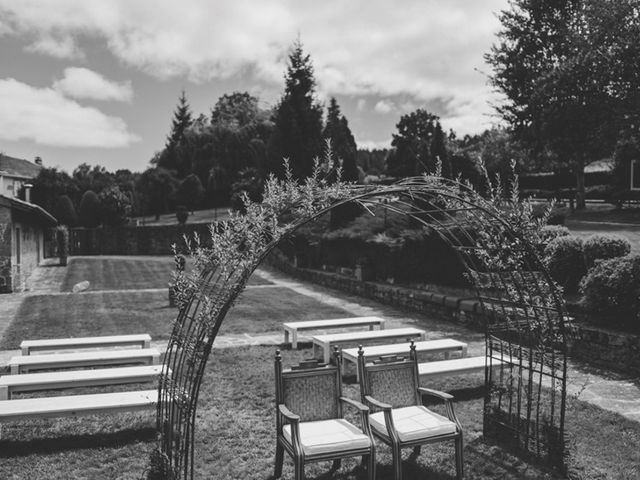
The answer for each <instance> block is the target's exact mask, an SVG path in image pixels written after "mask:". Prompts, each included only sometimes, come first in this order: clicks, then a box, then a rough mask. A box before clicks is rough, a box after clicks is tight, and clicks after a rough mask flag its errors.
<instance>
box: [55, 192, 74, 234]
mask: <svg viewBox="0 0 640 480" xmlns="http://www.w3.org/2000/svg"><path fill="white" fill-rule="evenodd" d="M53 216H54V217H55V218H56V220H58V223H59V224H60V225H66V226H68V227H75V226H76V225H77V224H78V214H77V213H76V209H75V208H74V206H73V202H72V201H71V199H70V198H69V196H68V195H60V196H59V197H58V199H57V200H56V203H55V205H54V207H53Z"/></svg>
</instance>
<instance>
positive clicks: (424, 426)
mask: <svg viewBox="0 0 640 480" xmlns="http://www.w3.org/2000/svg"><path fill="white" fill-rule="evenodd" d="M391 416H392V418H393V424H394V425H395V427H396V431H397V432H398V438H399V439H400V441H401V442H410V441H413V440H420V439H427V438H431V437H437V436H440V435H447V434H451V433H455V432H456V428H457V427H456V424H455V423H454V422H452V421H451V420H449V419H447V418H445V417H443V416H442V415H438V414H437V413H435V412H432V411H431V410H429V409H428V408H426V407H423V406H421V405H420V406H417V405H416V406H411V407H403V408H395V409H393V410H392V411H391ZM369 422H370V424H371V428H372V430H373V432H374V433H379V434H381V435H383V436H384V437H389V434H388V433H387V427H386V425H385V421H384V412H376V413H374V414H372V415H370V416H369Z"/></svg>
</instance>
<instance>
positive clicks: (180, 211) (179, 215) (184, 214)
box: [176, 205, 189, 225]
mask: <svg viewBox="0 0 640 480" xmlns="http://www.w3.org/2000/svg"><path fill="white" fill-rule="evenodd" d="M187 218H189V212H188V211H187V207H185V206H184V205H178V206H177V207H176V219H177V220H178V223H179V224H180V225H184V224H185V223H187Z"/></svg>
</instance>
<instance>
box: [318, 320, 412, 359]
mask: <svg viewBox="0 0 640 480" xmlns="http://www.w3.org/2000/svg"><path fill="white" fill-rule="evenodd" d="M424 336H425V332H424V330H420V329H418V328H413V327H406V328H392V329H389V330H374V331H364V332H346V333H333V334H328V335H317V336H315V337H313V338H312V339H311V340H312V341H313V354H314V356H316V352H317V350H318V349H322V350H323V351H324V354H323V358H324V363H329V361H330V359H331V349H332V348H333V347H334V346H344V345H358V344H366V343H376V342H380V341H386V340H389V341H393V340H404V341H408V340H412V339H419V340H424Z"/></svg>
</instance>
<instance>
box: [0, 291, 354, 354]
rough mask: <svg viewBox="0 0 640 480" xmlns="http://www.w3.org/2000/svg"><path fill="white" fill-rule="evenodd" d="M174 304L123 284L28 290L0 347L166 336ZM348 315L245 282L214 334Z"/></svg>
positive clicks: (274, 328)
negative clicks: (39, 292) (107, 288)
mask: <svg viewBox="0 0 640 480" xmlns="http://www.w3.org/2000/svg"><path fill="white" fill-rule="evenodd" d="M177 314H178V310H177V309H176V308H171V307H169V300H168V295H167V292H166V291H164V290H162V291H144V290H123V291H88V292H83V293H75V294H74V293H70V294H66V293H62V294H61V293H58V294H52V295H34V296H29V297H26V298H25V299H24V301H23V302H22V304H21V305H20V308H19V310H18V313H17V315H16V318H15V319H14V320H13V322H12V323H11V324H10V325H9V327H8V328H7V330H6V331H5V333H4V336H3V338H2V341H1V342H0V350H11V349H16V348H18V347H19V345H20V342H22V340H27V339H36V338H60V337H70V336H72V337H85V336H99V335H124V334H129V333H148V334H149V335H151V338H152V339H153V340H160V339H168V338H169V336H170V334H171V328H172V326H173V321H174V320H175V319H176V316H177ZM349 316H352V315H351V314H349V312H347V311H345V310H342V309H340V308H337V307H332V306H330V305H326V304H324V303H322V302H319V301H317V300H315V299H313V298H310V297H307V296H305V295H302V294H299V293H296V292H294V291H292V290H290V289H288V288H284V287H260V286H257V287H251V286H250V287H248V288H247V289H246V290H245V291H244V292H243V293H242V295H241V296H240V298H239V299H238V300H237V301H236V304H235V305H234V306H233V307H232V308H231V310H230V311H229V313H228V315H227V316H226V318H225V320H224V323H223V325H222V328H221V330H220V335H228V334H243V333H249V334H260V333H265V332H276V331H277V332H281V331H282V322H285V321H292V320H298V321H302V320H317V319H323V318H340V317H349Z"/></svg>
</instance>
